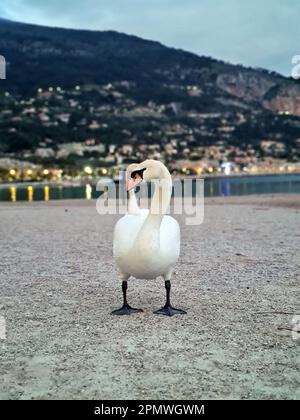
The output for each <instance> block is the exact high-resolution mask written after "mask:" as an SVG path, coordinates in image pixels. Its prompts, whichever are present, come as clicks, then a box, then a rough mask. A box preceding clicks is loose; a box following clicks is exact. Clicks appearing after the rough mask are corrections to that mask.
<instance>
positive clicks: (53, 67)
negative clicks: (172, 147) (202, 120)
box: [0, 19, 300, 116]
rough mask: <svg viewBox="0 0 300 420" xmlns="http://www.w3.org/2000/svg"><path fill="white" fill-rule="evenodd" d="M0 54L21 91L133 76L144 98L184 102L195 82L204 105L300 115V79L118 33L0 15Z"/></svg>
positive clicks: (7, 86)
mask: <svg viewBox="0 0 300 420" xmlns="http://www.w3.org/2000/svg"><path fill="white" fill-rule="evenodd" d="M0 54H1V55H3V56H4V57H5V58H6V61H7V79H6V80H2V81H1V83H0V89H1V90H2V91H4V90H6V91H10V92H14V93H17V94H21V95H32V93H33V92H36V90H37V89H38V88H48V87H49V86H57V85H59V86H63V87H64V88H72V87H73V86H74V85H82V84H104V83H111V82H114V81H122V80H126V81H129V82H134V83H135V84H136V85H137V86H138V89H136V92H135V95H137V97H138V98H140V99H141V100H142V101H143V102H145V103H147V102H148V101H155V102H158V103H159V102H163V101H166V100H167V101H169V102H181V101H182V100H183V101H184V98H183V97H182V96H183V95H182V94H181V92H180V89H181V88H185V87H186V86H187V85H191V86H197V88H198V92H199V95H198V96H197V95H196V94H195V98H197V100H194V101H193V102H194V104H195V107H196V108H197V109H198V110H202V111H206V112H207V111H209V112H213V111H219V110H224V109H228V108H230V109H231V108H233V109H266V110H269V111H272V112H280V111H282V112H289V113H290V114H293V115H298V116H300V84H299V83H297V82H296V81H294V80H292V79H289V78H286V77H283V76H281V75H279V74H276V73H274V72H269V71H266V70H261V69H252V68H245V67H243V66H240V65H231V64H228V63H224V62H222V61H218V60H215V59H212V58H209V57H200V56H197V55H195V54H192V53H189V52H186V51H182V50H178V49H174V48H168V47H165V46H164V45H162V44H160V43H159V42H153V41H148V40H144V39H141V38H138V37H136V36H129V35H125V34H122V33H118V32H114V31H101V32H100V31H89V30H73V29H62V28H50V27H43V26H38V25H31V24H23V23H17V22H12V21H8V20H4V19H1V20H0ZM174 86H176V87H177V89H174ZM166 96H167V98H165V97H166ZM190 97H191V95H190Z"/></svg>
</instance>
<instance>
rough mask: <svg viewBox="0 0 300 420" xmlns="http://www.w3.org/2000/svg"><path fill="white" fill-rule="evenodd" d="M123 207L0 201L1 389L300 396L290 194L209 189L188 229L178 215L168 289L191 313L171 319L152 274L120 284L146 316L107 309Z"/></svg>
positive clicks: (295, 229) (299, 201)
mask: <svg viewBox="0 0 300 420" xmlns="http://www.w3.org/2000/svg"><path fill="white" fill-rule="evenodd" d="M119 217H120V216H119V215H105V216H100V215H99V214H98V213H97V212H96V208H95V201H79V200H70V201H56V202H55V201H51V202H48V203H42V202H41V203H40V202H33V203H0V242H1V260H0V266H1V270H0V320H2V324H3V322H4V321H5V324H6V339H3V337H2V339H0V377H1V381H0V399H63V398H67V399H82V398H87V399H96V400H102V399H160V400H164V399H219V398H221V399H300V391H299V389H300V387H299V385H300V380H299V375H300V373H299V370H300V369H299V368H300V342H299V340H297V332H296V331H293V328H294V330H296V325H295V324H293V322H294V323H295V322H297V319H298V322H299V323H300V308H299V279H300V258H299V256H300V196H299V195H274V196H270V195H269V196H265V195H262V196H247V197H228V198H226V197H224V198H222V197H219V198H210V199H207V200H205V216H204V221H203V223H202V224H201V225H198V226H188V225H186V224H185V223H184V217H183V216H176V218H177V219H178V221H179V222H180V225H181V233H182V248H181V256H180V260H179V262H178V264H177V266H176V269H175V273H174V277H173V281H172V295H171V299H172V303H173V305H174V306H175V307H180V308H182V309H185V310H186V311H187V315H177V316H173V317H163V316H157V315H154V314H153V310H155V309H158V308H159V307H161V306H162V305H163V304H164V300H165V290H164V282H163V280H162V279H157V280H153V281H152V280H137V279H132V280H130V281H129V285H128V300H129V303H130V304H131V305H132V306H134V307H138V308H143V309H144V312H143V313H139V314H135V315H132V316H123V317H116V316H112V315H110V312H111V311H112V310H113V309H115V308H118V307H119V306H120V305H121V303H122V296H121V282H120V280H119V279H118V274H117V271H116V268H115V265H114V261H113V257H112V237H113V228H114V225H115V223H116V221H117V220H118V219H119ZM137 257H138V250H137ZM297 317H298V318H297ZM298 325H299V324H298ZM2 330H3V327H2ZM2 335H3V331H2ZM298 335H299V334H298ZM0 338H1V337H0Z"/></svg>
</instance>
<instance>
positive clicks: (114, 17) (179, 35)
mask: <svg viewBox="0 0 300 420" xmlns="http://www.w3.org/2000/svg"><path fill="white" fill-rule="evenodd" d="M0 16H1V17H4V18H7V19H11V20H16V21H21V22H28V23H36V24H39V25H48V26H60V27H67V28H80V29H95V30H107V29H112V30H116V31H120V32H125V33H127V34H134V35H137V36H140V37H143V38H147V39H152V40H156V41H160V42H162V43H163V44H165V45H168V46H173V47H176V48H182V49H185V50H188V51H192V52H195V53H197V54H199V55H206V56H211V57H214V58H218V59H222V60H225V61H229V62H232V63H240V64H244V65H247V66H253V67H264V68H266V69H270V70H275V71H278V72H280V73H283V74H285V75H290V73H291V68H292V64H291V59H292V56H294V55H298V54H300V42H299V41H300V24H299V16H300V2H299V1H298V0H263V1H262V0H251V1H250V0H249V1H247V2H246V0H244V1H241V0H225V1H224V0H185V1H183V0H148V1H142V0H84V1H78V0H49V1H47V2H42V1H40V0H1V4H0Z"/></svg>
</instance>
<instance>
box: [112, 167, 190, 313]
mask: <svg viewBox="0 0 300 420" xmlns="http://www.w3.org/2000/svg"><path fill="white" fill-rule="evenodd" d="M143 179H144V180H145V181H152V182H153V183H154V184H155V191H154V195H153V198H152V201H151V206H150V210H148V209H140V208H139V207H138V204H137V201H136V197H135V193H134V188H135V187H136V186H137V185H138V184H139V183H140V182H142V181H143ZM127 191H129V203H128V214H126V215H125V216H124V217H122V218H121V219H120V220H119V221H118V222H117V224H116V226H115V231H114V244H113V253H114V258H115V261H116V264H117V266H118V268H119V271H120V273H121V278H122V291H123V298H124V302H123V306H122V307H121V308H120V309H116V310H115V311H113V312H112V314H113V315H130V314H131V313H134V312H142V310H141V309H135V308H132V307H131V306H129V305H128V303H127V298H126V291H127V280H128V279H129V277H130V276H134V277H137V278H142V279H155V278H156V277H158V276H162V277H163V278H164V280H165V288H166V304H165V306H164V307H163V308H161V309H159V310H157V311H155V312H154V313H156V314H161V315H169V316H172V315H175V314H185V313H186V312H185V311H183V310H181V309H176V308H173V307H172V306H171V304H170V289H171V282H170V279H171V275H172V271H173V267H174V264H175V263H176V261H177V260H178V257H179V253H180V229H179V225H178V223H177V221H176V220H175V219H173V218H172V217H170V216H167V215H166V214H165V213H166V211H167V209H168V207H169V204H170V199H171V193H172V178H171V175H170V173H169V171H168V169H167V168H166V167H165V166H164V165H163V164H162V163H161V162H159V161H156V160H145V161H144V162H142V163H141V164H133V165H130V166H129V167H128V169H127Z"/></svg>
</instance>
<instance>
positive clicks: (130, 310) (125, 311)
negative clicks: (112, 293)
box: [111, 304, 143, 315]
mask: <svg viewBox="0 0 300 420" xmlns="http://www.w3.org/2000/svg"><path fill="white" fill-rule="evenodd" d="M136 312H143V309H137V308H132V307H131V306H130V305H128V304H126V305H123V306H122V308H120V309H115V310H114V311H112V312H111V315H131V314H134V313H136Z"/></svg>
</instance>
